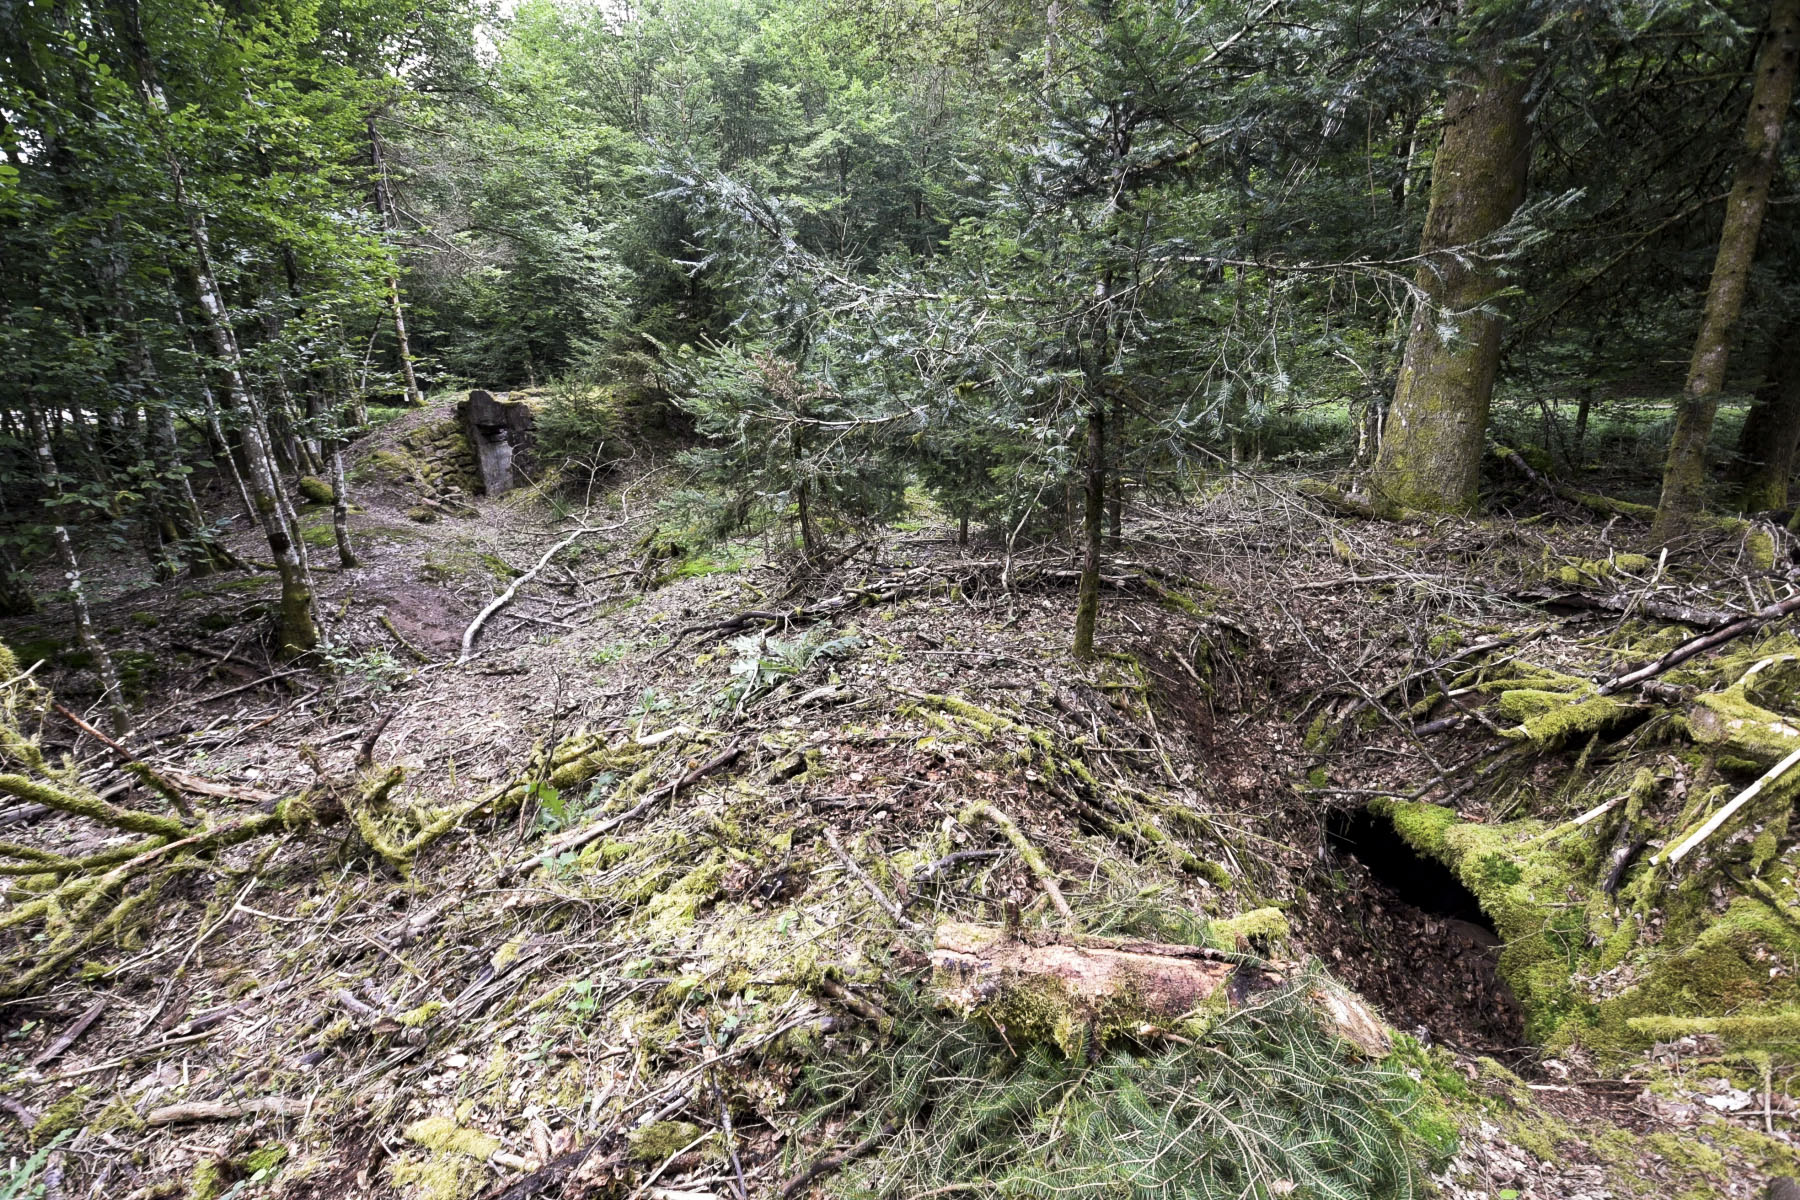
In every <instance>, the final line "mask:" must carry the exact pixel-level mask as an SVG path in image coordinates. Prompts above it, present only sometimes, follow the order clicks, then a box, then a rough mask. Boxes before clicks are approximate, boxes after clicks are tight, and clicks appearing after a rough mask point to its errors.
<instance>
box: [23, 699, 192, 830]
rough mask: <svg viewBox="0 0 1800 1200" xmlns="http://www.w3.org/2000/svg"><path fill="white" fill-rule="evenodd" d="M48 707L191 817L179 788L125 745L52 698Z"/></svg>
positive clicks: (188, 807)
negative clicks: (104, 748)
mask: <svg viewBox="0 0 1800 1200" xmlns="http://www.w3.org/2000/svg"><path fill="white" fill-rule="evenodd" d="M50 707H52V708H54V709H55V710H56V711H57V712H59V713H61V714H62V715H63V716H65V717H67V718H68V719H69V720H70V721H72V722H73V723H74V725H75V728H77V729H79V730H81V732H83V733H85V734H87V735H88V736H89V737H91V738H93V739H94V740H95V741H97V742H99V743H100V744H101V745H102V746H105V747H106V748H107V749H108V750H111V751H112V752H113V754H114V755H115V756H117V758H118V759H119V761H120V762H122V763H124V764H125V766H126V768H127V769H128V770H130V771H131V773H132V774H134V775H136V776H137V777H138V778H139V779H140V780H142V781H143V782H144V784H145V785H146V786H147V787H150V788H153V789H154V790H155V791H157V792H158V793H160V794H161V795H162V797H163V798H164V799H165V800H167V801H168V802H169V803H170V804H172V805H174V807H175V811H176V812H178V813H180V814H181V815H182V816H184V817H186V818H188V819H189V820H192V819H193V817H194V810H193V808H191V807H190V806H189V805H188V802H187V799H186V798H185V797H183V796H182V794H181V790H180V789H179V788H177V787H176V786H175V785H174V784H173V783H170V782H169V781H168V780H167V779H164V778H163V777H162V776H161V775H158V774H157V773H156V772H155V771H154V770H152V769H151V768H150V765H149V764H148V763H146V762H144V761H143V760H142V759H140V758H139V757H138V756H137V755H135V754H133V753H132V752H131V751H129V750H127V749H126V748H125V747H123V746H121V745H119V743H117V742H115V741H113V740H112V739H111V738H109V737H107V736H106V735H105V734H104V733H101V732H100V731H99V730H98V729H95V728H94V727H93V726H92V725H89V724H88V723H87V722H86V721H84V720H82V719H81V718H80V717H78V716H76V715H75V714H74V713H72V712H70V711H69V710H68V709H66V708H64V707H63V706H62V705H61V704H58V703H57V702H56V701H54V700H52V701H51V702H50Z"/></svg>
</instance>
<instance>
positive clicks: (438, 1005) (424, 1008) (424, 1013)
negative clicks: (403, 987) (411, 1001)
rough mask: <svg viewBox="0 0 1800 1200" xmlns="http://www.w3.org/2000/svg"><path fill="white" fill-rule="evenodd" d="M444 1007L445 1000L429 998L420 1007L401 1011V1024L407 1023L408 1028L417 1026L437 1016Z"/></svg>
mask: <svg viewBox="0 0 1800 1200" xmlns="http://www.w3.org/2000/svg"><path fill="white" fill-rule="evenodd" d="M443 1008H444V1002H443V1001H442V1000H427V1001H426V1002H425V1003H423V1004H421V1005H419V1007H417V1008H411V1009H408V1010H407V1011H405V1012H403V1013H401V1014H400V1016H399V1018H398V1019H399V1021H400V1024H402V1025H405V1026H407V1027H408V1028H417V1027H418V1026H420V1025H423V1024H425V1023H426V1022H428V1021H430V1020H431V1018H433V1017H435V1016H437V1014H438V1013H439V1012H440V1011H442V1009H443Z"/></svg>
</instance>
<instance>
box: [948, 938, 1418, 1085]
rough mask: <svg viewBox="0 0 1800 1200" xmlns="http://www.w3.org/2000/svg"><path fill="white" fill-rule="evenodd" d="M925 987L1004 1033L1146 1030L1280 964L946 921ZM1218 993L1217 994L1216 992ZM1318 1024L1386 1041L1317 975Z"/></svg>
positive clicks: (1369, 1017)
mask: <svg viewBox="0 0 1800 1200" xmlns="http://www.w3.org/2000/svg"><path fill="white" fill-rule="evenodd" d="M931 965H932V986H933V990H934V991H935V992H936V993H937V997H938V999H939V1000H940V1001H941V1002H942V1003H944V1004H945V1005H946V1006H947V1007H949V1008H951V1009H952V1010H953V1011H957V1012H960V1013H962V1014H963V1015H965V1016H970V1017H973V1016H975V1015H977V1014H980V1015H981V1016H983V1017H985V1018H986V1019H988V1020H990V1021H992V1022H993V1023H994V1024H996V1025H998V1026H1000V1027H1002V1028H1003V1029H1005V1031H1006V1034H1007V1037H1008V1038H1009V1039H1010V1038H1019V1039H1022V1040H1027V1041H1029V1040H1033V1039H1040V1038H1041V1039H1045V1040H1049V1041H1053V1042H1056V1043H1057V1044H1058V1045H1059V1046H1060V1047H1061V1048H1062V1049H1063V1051H1064V1052H1065V1053H1070V1052H1073V1051H1076V1050H1078V1049H1083V1048H1087V1049H1090V1050H1091V1049H1092V1048H1094V1047H1092V1044H1091V1043H1092V1039H1094V1038H1099V1039H1100V1040H1101V1041H1105V1040H1107V1038H1108V1036H1109V1035H1110V1036H1120V1037H1128V1038H1133V1039H1136V1038H1141V1037H1145V1036H1154V1031H1155V1030H1156V1029H1157V1028H1158V1027H1159V1026H1161V1025H1163V1024H1164V1023H1168V1024H1179V1023H1180V1022H1181V1021H1182V1020H1183V1019H1185V1018H1190V1017H1193V1016H1196V1015H1198V1013H1200V1012H1205V1011H1209V1010H1211V1011H1217V1012H1221V1013H1222V1012H1225V1011H1227V1010H1228V1009H1230V1008H1233V1007H1236V1006H1238V1005H1240V1004H1244V1003H1248V1002H1251V1001H1253V1000H1254V999H1255V997H1257V996H1258V995H1260V994H1262V993H1265V992H1268V991H1270V990H1272V989H1274V988H1277V987H1281V986H1283V985H1284V984H1286V983H1287V982H1288V981H1289V979H1290V978H1292V967H1291V965H1290V964H1286V963H1256V962H1254V961H1251V960H1248V959H1247V958H1245V957H1244V956H1242V955H1235V954H1225V953H1222V952H1220V951H1216V950H1208V949H1205V948H1203V947H1199V946H1182V945H1173V944H1168V943H1162V942H1139V941H1128V940H1124V939H1120V938H1102V937H1091V936H1082V935H1079V934H1076V935H1061V936H1052V935H1049V934H1042V933H1025V932H1020V933H1016V934H1015V933H1012V932H1009V931H1007V930H1004V929H996V928H994V927H992V926H984V925H969V924H963V923H959V922H946V923H944V924H942V925H940V926H938V928H937V932H936V939H935V945H934V946H933V949H932V954H931ZM1221 993H1223V994H1221ZM1310 999H1311V1000H1312V1002H1313V1003H1314V1004H1315V1005H1316V1006H1317V1008H1318V1011H1319V1015H1320V1017H1321V1018H1322V1019H1323V1021H1324V1023H1325V1025H1326V1026H1327V1027H1328V1028H1330V1029H1331V1030H1332V1031H1333V1032H1334V1033H1336V1034H1337V1035H1338V1036H1339V1037H1341V1038H1343V1039H1344V1040H1345V1041H1346V1042H1349V1043H1350V1044H1352V1045H1354V1046H1355V1047H1357V1049H1359V1050H1361V1051H1362V1052H1363V1053H1364V1054H1367V1055H1369V1056H1371V1057H1375V1058H1379V1057H1381V1056H1383V1055H1386V1054H1388V1053H1389V1052H1390V1051H1391V1050H1392V1049H1393V1042H1392V1039H1391V1037H1390V1036H1389V1034H1388V1030H1387V1026H1385V1025H1384V1024H1382V1022H1381V1018H1379V1017H1377V1016H1376V1015H1375V1013H1374V1011H1373V1010H1372V1009H1370V1008H1369V1006H1368V1005H1367V1004H1365V1003H1364V1002H1363V1001H1362V999H1361V998H1360V997H1358V996H1356V995H1355V994H1354V993H1352V992H1349V991H1346V990H1345V989H1343V988H1341V987H1339V986H1337V985H1335V984H1332V983H1330V982H1326V981H1321V982H1320V983H1319V984H1318V986H1316V987H1315V988H1314V989H1313V991H1312V992H1311V995H1310Z"/></svg>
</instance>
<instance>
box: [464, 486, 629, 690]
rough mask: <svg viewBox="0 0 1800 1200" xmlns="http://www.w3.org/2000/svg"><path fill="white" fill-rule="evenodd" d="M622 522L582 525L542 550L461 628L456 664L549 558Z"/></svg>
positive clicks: (545, 565)
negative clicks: (589, 536)
mask: <svg viewBox="0 0 1800 1200" xmlns="http://www.w3.org/2000/svg"><path fill="white" fill-rule="evenodd" d="M624 524H625V522H623V521H620V522H618V523H616V524H613V525H583V526H582V527H581V528H580V529H577V530H576V531H575V532H574V533H571V534H570V535H569V536H568V537H566V538H564V539H563V540H562V541H560V542H558V543H556V545H554V546H552V547H550V548H549V549H548V550H546V551H544V556H543V557H542V558H540V559H538V560H537V565H536V566H534V567H532V568H531V570H529V571H526V572H525V573H524V574H523V575H520V576H518V577H516V578H515V579H514V580H513V581H512V583H510V584H508V585H507V588H506V590H505V591H504V592H501V593H500V594H499V595H498V596H495V597H494V598H493V599H492V600H490V601H488V606H487V607H486V608H484V609H482V610H481V611H480V612H478V613H476V614H475V619H474V620H473V621H470V622H469V627H468V628H467V629H465V630H463V635H462V653H461V654H459V655H458V656H457V659H456V662H457V665H458V666H461V665H462V664H463V663H466V662H468V661H469V659H470V657H471V656H473V655H474V653H475V639H476V638H478V637H480V636H481V627H482V626H483V625H486V624H487V622H488V618H489V617H491V616H493V615H494V614H495V613H497V612H499V611H500V610H501V609H503V608H505V607H506V606H507V605H508V604H511V603H512V600H513V597H514V596H516V595H518V593H519V589H520V588H522V587H524V586H525V585H526V584H528V583H530V582H531V581H532V580H533V579H536V578H537V577H538V573H539V572H541V571H542V570H543V569H544V568H545V567H547V566H549V565H550V560H551V559H553V558H555V557H556V556H557V554H559V553H561V552H562V550H563V549H565V548H566V547H568V546H569V545H571V544H572V543H574V542H575V541H576V540H577V539H579V538H584V537H586V536H588V535H589V534H590V533H605V532H606V531H607V530H610V529H618V528H620V527H622V526H623V525H624Z"/></svg>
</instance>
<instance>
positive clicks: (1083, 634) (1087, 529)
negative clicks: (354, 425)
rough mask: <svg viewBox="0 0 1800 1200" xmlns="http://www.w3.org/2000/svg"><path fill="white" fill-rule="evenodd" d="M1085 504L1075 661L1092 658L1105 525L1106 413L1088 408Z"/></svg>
mask: <svg viewBox="0 0 1800 1200" xmlns="http://www.w3.org/2000/svg"><path fill="white" fill-rule="evenodd" d="M1083 491H1084V492H1085V494H1086V495H1085V499H1086V503H1085V505H1084V506H1083V513H1082V556H1081V583H1080V585H1079V587H1078V589H1077V591H1076V597H1075V657H1076V658H1084V659H1085V658H1092V657H1094V626H1095V625H1096V624H1097V623H1098V622H1099V620H1100V541H1101V537H1102V536H1103V534H1104V532H1105V525H1106V409H1105V407H1104V406H1103V404H1102V403H1101V402H1100V401H1098V400H1095V401H1094V402H1093V403H1092V404H1091V405H1090V406H1089V408H1088V421H1087V480H1086V486H1085V488H1084V489H1083Z"/></svg>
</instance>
